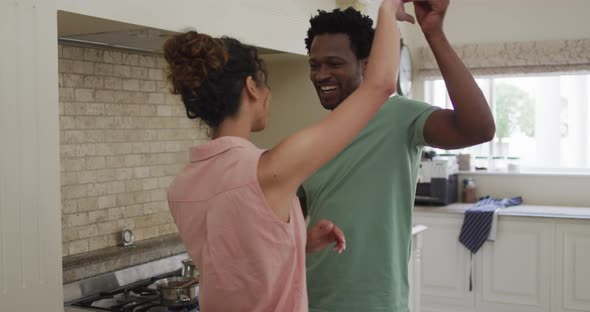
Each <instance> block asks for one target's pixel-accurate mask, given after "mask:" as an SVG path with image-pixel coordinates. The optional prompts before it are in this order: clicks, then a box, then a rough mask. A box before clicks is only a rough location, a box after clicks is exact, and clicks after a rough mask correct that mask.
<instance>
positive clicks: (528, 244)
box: [476, 216, 554, 312]
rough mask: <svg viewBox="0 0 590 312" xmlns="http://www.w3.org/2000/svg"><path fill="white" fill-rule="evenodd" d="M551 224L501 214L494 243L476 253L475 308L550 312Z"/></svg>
mask: <svg viewBox="0 0 590 312" xmlns="http://www.w3.org/2000/svg"><path fill="white" fill-rule="evenodd" d="M553 234H554V223H553V221H551V219H541V218H518V217H506V216H504V217H503V216H500V217H499V218H498V232H497V237H496V241H495V242H486V243H485V244H484V246H483V248H482V249H480V251H479V252H478V254H477V259H476V260H477V263H478V264H480V265H479V267H478V270H477V274H476V289H477V293H476V297H477V299H476V306H477V311H483V312H497V311H511V312H539V311H550V300H549V299H550V294H551V276H552V269H553V255H554V249H553Z"/></svg>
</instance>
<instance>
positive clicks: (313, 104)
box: [252, 56, 328, 148]
mask: <svg viewBox="0 0 590 312" xmlns="http://www.w3.org/2000/svg"><path fill="white" fill-rule="evenodd" d="M265 60H266V62H267V66H268V71H269V77H270V79H269V85H270V87H271V90H272V98H271V108H270V110H271V111H270V118H269V123H268V125H267V128H266V129H265V130H264V131H262V132H260V133H256V134H254V135H253V136H252V141H253V142H254V143H255V144H256V145H258V146H259V147H261V148H270V147H272V146H274V145H275V144H277V143H278V142H280V140H281V139H283V138H285V137H287V136H288V135H290V134H292V133H293V132H295V131H297V130H300V129H302V128H304V127H306V126H309V125H310V124H312V123H313V122H315V121H318V120H320V119H321V118H322V117H323V116H325V115H327V113H328V112H327V111H326V110H325V109H324V108H323V107H322V106H321V105H320V101H319V99H318V97H317V94H316V91H315V89H314V88H313V85H312V84H311V81H310V80H309V64H308V61H307V57H306V56H291V57H289V58H279V59H276V58H273V57H272V56H270V57H266V58H265Z"/></svg>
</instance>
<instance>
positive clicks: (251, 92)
mask: <svg viewBox="0 0 590 312" xmlns="http://www.w3.org/2000/svg"><path fill="white" fill-rule="evenodd" d="M244 88H246V94H248V97H249V98H250V99H252V100H254V101H256V100H258V98H259V97H260V92H258V87H257V85H256V81H254V79H253V78H252V76H248V77H247V78H246V84H245V85H244Z"/></svg>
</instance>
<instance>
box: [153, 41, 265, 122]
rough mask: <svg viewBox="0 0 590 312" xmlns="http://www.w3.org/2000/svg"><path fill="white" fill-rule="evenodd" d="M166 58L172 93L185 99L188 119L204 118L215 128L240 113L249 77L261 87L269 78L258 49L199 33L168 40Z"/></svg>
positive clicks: (165, 45) (165, 51)
mask: <svg viewBox="0 0 590 312" xmlns="http://www.w3.org/2000/svg"><path fill="white" fill-rule="evenodd" d="M164 58H165V59H166V61H167V62H168V75H167V78H168V81H169V82H170V84H171V92H172V93H173V94H180V95H181V98H182V102H183V103H184V106H185V108H186V114H187V116H188V118H190V119H195V118H200V119H201V120H203V121H204V122H205V123H206V124H207V125H208V126H210V127H213V128H215V127H218V126H219V124H221V122H222V121H223V120H224V119H225V118H227V117H231V116H235V114H236V113H237V112H238V110H239V106H240V96H241V93H242V88H243V87H244V84H245V81H246V78H247V77H248V76H252V78H253V79H254V81H256V82H257V84H259V85H261V84H266V79H267V75H268V74H267V72H266V67H265V64H264V62H263V61H262V60H261V59H260V58H259V57H258V51H257V50H256V49H255V48H254V47H251V46H247V45H244V44H242V43H240V42H239V41H238V40H236V39H233V38H229V37H222V38H213V37H211V36H209V35H206V34H199V33H197V32H196V31H189V32H186V33H181V34H178V35H175V36H173V37H171V38H170V39H168V40H167V41H166V43H165V44H164Z"/></svg>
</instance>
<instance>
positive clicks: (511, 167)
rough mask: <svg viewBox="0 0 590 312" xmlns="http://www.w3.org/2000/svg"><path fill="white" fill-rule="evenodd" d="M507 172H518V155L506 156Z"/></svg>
mask: <svg viewBox="0 0 590 312" xmlns="http://www.w3.org/2000/svg"><path fill="white" fill-rule="evenodd" d="M506 162H507V169H508V172H512V173H516V172H520V157H508V158H506Z"/></svg>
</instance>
